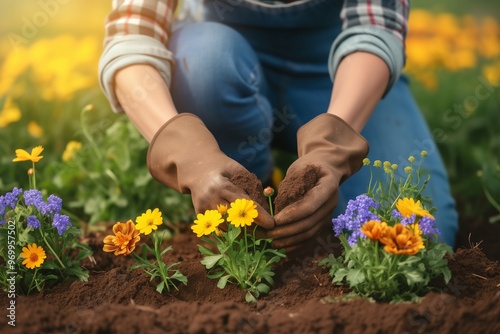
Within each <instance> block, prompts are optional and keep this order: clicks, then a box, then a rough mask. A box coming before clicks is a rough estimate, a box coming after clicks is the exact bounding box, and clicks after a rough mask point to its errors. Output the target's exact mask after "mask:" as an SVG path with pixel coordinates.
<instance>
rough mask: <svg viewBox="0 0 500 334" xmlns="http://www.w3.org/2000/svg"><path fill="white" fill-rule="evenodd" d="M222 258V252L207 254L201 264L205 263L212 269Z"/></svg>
mask: <svg viewBox="0 0 500 334" xmlns="http://www.w3.org/2000/svg"><path fill="white" fill-rule="evenodd" d="M221 258H222V255H221V254H219V255H209V256H205V257H204V258H203V260H201V264H203V265H204V266H205V267H206V268H207V269H211V268H212V267H213V266H215V265H216V264H217V262H219V260H220V259H221Z"/></svg>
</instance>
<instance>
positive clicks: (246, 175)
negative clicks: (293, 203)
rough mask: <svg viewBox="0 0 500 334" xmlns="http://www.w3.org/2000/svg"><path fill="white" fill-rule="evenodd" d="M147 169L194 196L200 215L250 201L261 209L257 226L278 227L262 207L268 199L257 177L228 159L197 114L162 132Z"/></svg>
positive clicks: (175, 120)
mask: <svg viewBox="0 0 500 334" xmlns="http://www.w3.org/2000/svg"><path fill="white" fill-rule="evenodd" d="M147 166H148V169H149V172H150V173H151V175H152V176H153V177H154V178H155V179H156V180H157V181H159V182H160V183H162V184H164V185H166V186H169V187H171V188H173V189H175V190H177V191H178V192H180V193H183V194H191V196H192V201H193V205H194V208H195V211H196V212H197V213H199V212H201V213H203V212H205V210H215V209H217V205H218V204H228V203H231V202H233V201H234V200H236V199H238V198H247V199H252V200H253V201H254V202H255V204H256V205H257V211H258V217H257V219H256V224H257V225H259V226H261V227H263V228H265V229H270V228H273V227H274V219H273V217H271V215H270V214H269V213H268V211H266V208H264V207H262V206H261V205H259V203H265V199H264V195H263V194H262V184H261V183H260V181H259V180H258V178H257V176H255V174H252V173H250V172H249V171H248V170H247V169H246V168H245V167H243V166H242V165H240V164H239V163H238V162H236V161H234V160H233V159H231V158H229V157H228V156H226V155H225V154H224V153H223V152H222V151H221V150H220V148H219V145H218V144H217V141H216V140H215V138H214V136H213V135H212V134H211V133H210V131H209V130H208V129H207V128H206V127H205V125H204V124H203V122H202V120H201V119H199V118H198V117H197V116H195V115H193V114H189V113H182V114H179V115H176V116H174V117H173V118H171V119H170V120H169V121H168V122H166V123H165V124H164V125H163V126H162V127H161V128H160V130H159V131H158V132H157V133H156V135H155V136H154V138H153V140H152V141H151V144H150V146H149V150H148V155H147ZM264 205H265V204H264Z"/></svg>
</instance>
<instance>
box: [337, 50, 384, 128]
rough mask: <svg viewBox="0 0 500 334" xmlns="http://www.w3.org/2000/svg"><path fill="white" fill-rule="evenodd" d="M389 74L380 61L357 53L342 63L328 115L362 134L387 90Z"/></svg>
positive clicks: (366, 54)
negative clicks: (339, 119) (334, 116)
mask: <svg viewBox="0 0 500 334" xmlns="http://www.w3.org/2000/svg"><path fill="white" fill-rule="evenodd" d="M389 78H390V71H389V68H388V67H387V64H386V63H385V62H384V61H383V60H382V59H381V58H379V57H377V56H375V55H373V54H371V53H367V52H354V53H352V54H350V55H348V56H346V57H345V58H344V59H343V60H342V62H341V63H340V65H339V67H338V69H337V72H336V75H335V81H334V85H333V91H332V97H331V100H330V105H329V107H328V112H329V113H331V114H334V115H337V116H338V117H340V118H342V119H343V120H344V121H346V122H347V123H348V124H349V125H351V127H353V128H354V129H355V130H356V131H361V130H362V129H363V127H364V126H365V124H366V122H367V121H368V119H369V118H370V115H371V113H372V111H373V109H375V107H376V105H377V103H378V102H379V101H380V98H381V97H382V96H383V94H384V91H385V90H386V88H387V85H388V83H389Z"/></svg>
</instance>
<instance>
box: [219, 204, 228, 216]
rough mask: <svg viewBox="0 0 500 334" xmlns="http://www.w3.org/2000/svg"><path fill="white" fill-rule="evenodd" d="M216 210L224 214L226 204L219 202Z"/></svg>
mask: <svg viewBox="0 0 500 334" xmlns="http://www.w3.org/2000/svg"><path fill="white" fill-rule="evenodd" d="M217 211H219V212H220V214H221V215H224V214H226V212H227V204H219V205H217Z"/></svg>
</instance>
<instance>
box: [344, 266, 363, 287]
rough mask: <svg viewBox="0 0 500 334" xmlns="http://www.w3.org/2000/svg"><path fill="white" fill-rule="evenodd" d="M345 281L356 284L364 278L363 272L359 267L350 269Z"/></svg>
mask: <svg viewBox="0 0 500 334" xmlns="http://www.w3.org/2000/svg"><path fill="white" fill-rule="evenodd" d="M346 279H347V281H348V282H349V284H350V285H354V286H355V285H358V284H360V283H362V282H363V281H364V279H365V274H364V273H363V271H361V269H350V270H349V271H348V273H347V276H346Z"/></svg>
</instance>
